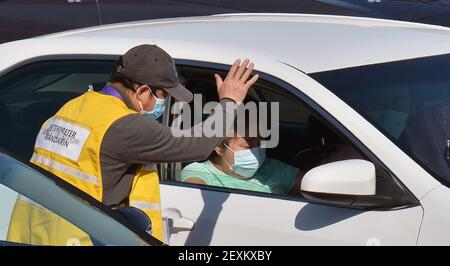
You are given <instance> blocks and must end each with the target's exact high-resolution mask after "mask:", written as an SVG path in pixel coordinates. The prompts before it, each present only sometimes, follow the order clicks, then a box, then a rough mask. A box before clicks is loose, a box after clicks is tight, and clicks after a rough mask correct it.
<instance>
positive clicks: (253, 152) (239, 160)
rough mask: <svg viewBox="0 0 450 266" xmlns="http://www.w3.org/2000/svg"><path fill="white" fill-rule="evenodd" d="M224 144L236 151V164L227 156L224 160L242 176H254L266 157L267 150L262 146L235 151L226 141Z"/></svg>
mask: <svg viewBox="0 0 450 266" xmlns="http://www.w3.org/2000/svg"><path fill="white" fill-rule="evenodd" d="M224 145H225V147H227V148H228V149H229V150H230V151H232V152H233V153H234V164H233V165H230V164H229V163H228V162H227V161H226V160H225V158H223V157H222V158H223V160H224V161H225V163H226V164H227V165H228V167H229V168H230V169H231V170H232V171H233V172H235V173H236V174H238V175H240V176H243V177H248V178H250V177H252V176H254V175H255V173H256V171H258V169H259V167H261V165H262V163H263V162H264V160H265V159H266V150H265V149H262V148H260V147H257V148H253V149H246V150H240V151H233V150H232V149H231V148H230V147H228V145H226V144H225V143H224Z"/></svg>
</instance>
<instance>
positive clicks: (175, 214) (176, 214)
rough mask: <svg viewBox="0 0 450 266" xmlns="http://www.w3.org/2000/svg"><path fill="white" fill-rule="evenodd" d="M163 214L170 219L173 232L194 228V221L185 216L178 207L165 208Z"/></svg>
mask: <svg viewBox="0 0 450 266" xmlns="http://www.w3.org/2000/svg"><path fill="white" fill-rule="evenodd" d="M163 216H164V217H166V218H167V219H168V222H169V228H170V231H172V233H175V232H178V231H191V230H192V229H194V224H195V223H194V221H192V220H191V219H188V218H186V217H183V216H182V215H181V211H180V210H178V209H176V208H167V209H164V210H163Z"/></svg>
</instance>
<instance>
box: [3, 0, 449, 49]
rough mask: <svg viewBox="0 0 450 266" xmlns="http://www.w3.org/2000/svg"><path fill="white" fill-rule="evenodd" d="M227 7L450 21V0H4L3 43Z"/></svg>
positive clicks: (219, 11) (208, 12)
mask: <svg viewBox="0 0 450 266" xmlns="http://www.w3.org/2000/svg"><path fill="white" fill-rule="evenodd" d="M223 13H306V14H326V15H344V16H360V17H374V18H383V19H394V20H404V21H412V22H420V23H429V24H435V25H442V26H447V27H448V26H450V0H301V1H298V0H283V1H273V0H189V1H183V0H127V1H124V0H39V1H35V0H0V43H2V42H8V41H13V40H18V39H25V38H29V37H33V36H38V35H43V34H48V33H54V32H59V31H64V30H69V29H75V28H83V27H89V26H98V25H103V24H109V23H118V22H126V21H136V20H146V19H157V18H170V17H186V16H200V15H214V14H223Z"/></svg>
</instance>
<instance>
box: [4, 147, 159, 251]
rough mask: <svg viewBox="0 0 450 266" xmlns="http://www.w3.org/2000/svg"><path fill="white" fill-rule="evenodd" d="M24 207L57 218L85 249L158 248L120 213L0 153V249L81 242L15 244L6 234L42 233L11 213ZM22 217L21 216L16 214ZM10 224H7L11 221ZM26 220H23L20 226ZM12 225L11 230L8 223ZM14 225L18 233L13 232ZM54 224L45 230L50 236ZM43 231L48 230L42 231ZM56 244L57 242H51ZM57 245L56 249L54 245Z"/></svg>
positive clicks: (29, 240)
mask: <svg viewBox="0 0 450 266" xmlns="http://www.w3.org/2000/svg"><path fill="white" fill-rule="evenodd" d="M18 199H19V200H22V201H25V202H28V203H30V204H32V205H34V206H39V208H40V209H41V210H43V211H45V212H46V213H50V214H51V215H53V216H57V217H60V218H63V219H64V220H65V221H67V222H69V223H70V226H72V227H73V228H71V229H73V230H74V231H75V230H76V231H77V232H82V233H83V235H84V234H85V235H87V236H88V237H89V241H88V242H89V243H90V244H92V245H96V246H148V245H161V244H162V243H161V242H159V241H158V240H156V239H154V238H153V237H152V236H150V235H149V234H147V233H145V232H144V231H142V230H140V228H138V226H137V224H135V223H134V222H133V221H130V220H129V219H127V218H126V217H125V216H124V215H122V214H121V213H120V212H117V211H115V210H112V209H111V208H108V207H106V206H104V205H103V204H102V203H100V202H98V201H96V200H95V199H93V198H92V197H90V196H89V195H87V194H85V193H84V192H82V191H81V190H79V189H77V188H75V187H74V186H72V185H70V184H69V183H66V182H65V181H63V180H61V179H60V178H58V177H56V176H54V175H53V174H51V173H49V172H46V171H44V170H41V169H39V168H37V167H34V166H32V165H30V164H28V163H26V162H23V161H20V160H18V159H16V158H14V157H11V156H9V155H7V154H6V153H5V152H3V151H0V246H16V245H45V246H48V245H68V246H78V245H81V244H82V241H81V240H80V239H78V238H76V237H70V236H66V235H67V234H66V235H64V236H63V235H55V234H52V233H54V232H49V230H47V233H48V235H52V236H53V239H52V237H48V238H44V237H42V238H33V237H29V238H24V237H22V238H20V239H21V240H20V241H18V240H17V239H18V238H17V237H16V236H12V235H11V232H10V230H11V228H12V227H13V226H15V229H16V230H17V231H20V232H21V233H22V234H24V235H30V236H31V235H33V232H39V233H40V235H41V236H42V235H43V234H42V230H44V227H43V226H42V225H41V224H36V223H33V221H32V219H27V218H26V217H28V218H29V217H32V216H31V215H20V214H18V213H14V211H15V207H16V205H17V203H16V202H17V201H18ZM22 214H23V213H22ZM14 215H16V216H15V217H14V219H12V217H13V216H14ZM25 219H27V220H25ZM14 222H15V223H16V225H14V224H12V223H14ZM17 224H20V226H22V228H17ZM57 226H58V224H55V225H54V227H53V226H52V227H51V228H54V229H55V232H56V231H57V230H56V227H57ZM46 228H47V229H48V227H46ZM55 238H57V239H55ZM56 243H57V244H56Z"/></svg>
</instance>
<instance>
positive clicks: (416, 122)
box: [310, 54, 450, 185]
mask: <svg viewBox="0 0 450 266" xmlns="http://www.w3.org/2000/svg"><path fill="white" fill-rule="evenodd" d="M310 76H311V77H312V78H314V79H315V80H316V81H318V82H319V83H321V84H322V85H323V86H325V87H326V88H328V89H329V90H331V91H332V92H333V93H334V94H336V95H337V96H338V97H340V98H341V99H342V100H344V101H345V102H346V103H347V104H349V105H350V106H351V107H353V108H354V109H355V110H356V111H358V112H359V113H360V114H361V115H362V116H364V117H365V118H366V119H367V120H368V121H369V122H371V123H372V124H373V125H374V126H375V127H377V128H378V129H379V130H380V131H381V132H383V133H384V134H385V135H386V136H387V137H389V138H390V139H391V140H392V141H393V142H394V143H395V144H396V145H397V146H398V147H400V148H401V149H402V150H403V151H404V152H406V153H407V154H408V155H409V156H410V157H411V158H413V159H414V160H415V161H416V162H418V163H419V164H420V165H422V167H424V169H425V170H427V171H428V172H429V173H430V174H432V175H433V176H434V177H435V178H437V179H438V180H440V181H441V182H442V183H444V184H446V185H449V184H450V54H446V55H440V56H433V57H425V58H416V59H412V60H404V61H397V62H391V63H382V64H374V65H368V66H361V67H352V68H346V69H340V70H333V71H326V72H320V73H314V74H311V75H310Z"/></svg>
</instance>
